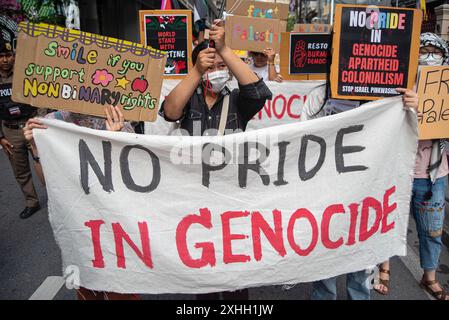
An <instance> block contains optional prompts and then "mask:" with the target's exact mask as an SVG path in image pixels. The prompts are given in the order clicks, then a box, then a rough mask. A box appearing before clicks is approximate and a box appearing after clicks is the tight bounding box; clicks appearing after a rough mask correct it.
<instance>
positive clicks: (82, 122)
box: [23, 106, 140, 300]
mask: <svg viewBox="0 0 449 320" xmlns="http://www.w3.org/2000/svg"><path fill="white" fill-rule="evenodd" d="M105 114H106V119H103V118H99V117H93V116H86V115H82V114H78V113H73V112H68V111H64V110H61V111H55V112H52V113H49V114H47V115H46V116H45V118H47V119H57V120H62V121H65V122H69V123H74V124H76V125H78V126H81V127H86V128H91V129H96V130H108V131H123V132H134V129H133V127H132V126H131V124H130V123H128V122H125V121H124V117H123V114H122V112H121V111H120V109H119V107H117V106H116V107H113V106H109V107H105ZM36 128H37V129H46V128H47V126H45V125H44V124H43V123H42V121H41V120H40V119H39V118H32V119H29V120H28V121H27V123H26V125H25V127H24V128H23V134H24V136H25V138H26V140H27V141H28V142H29V143H30V145H31V150H32V154H33V159H34V161H35V168H36V172H40V173H42V168H41V164H40V161H39V153H38V150H37V147H36V144H35V142H34V138H33V129H36ZM55 147H56V146H55ZM55 152H57V148H56V149H55ZM40 178H41V179H42V180H43V181H45V177H44V176H43V175H42V176H41V177H40ZM77 297H78V299H79V300H140V298H139V296H137V295H134V294H120V293H115V292H99V291H94V290H89V289H86V288H83V287H80V288H79V289H78V290H77Z"/></svg>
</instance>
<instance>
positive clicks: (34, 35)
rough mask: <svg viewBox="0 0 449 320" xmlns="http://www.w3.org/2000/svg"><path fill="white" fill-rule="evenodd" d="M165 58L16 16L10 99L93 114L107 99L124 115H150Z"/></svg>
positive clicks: (150, 118)
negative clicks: (17, 18)
mask: <svg viewBox="0 0 449 320" xmlns="http://www.w3.org/2000/svg"><path fill="white" fill-rule="evenodd" d="M165 59H166V54H165V53H164V52H161V51H159V50H155V49H153V48H149V47H146V46H142V45H140V44H136V43H132V42H128V41H124V40H117V39H113V38H109V37H105V36H100V35H96V34H91V33H87V32H82V31H79V30H71V29H64V28H61V27H58V26H53V25H47V24H34V23H26V22H22V23H21V24H20V26H19V35H18V41H17V52H16V60H15V61H16V62H15V66H14V82H13V90H12V91H13V96H12V99H13V100H14V101H16V102H20V103H25V104H29V105H32V106H36V107H41V108H51V109H62V110H69V111H73V112H77V113H82V114H90V115H96V116H104V106H105V105H110V104H112V105H114V106H119V107H120V108H121V110H122V111H123V114H124V116H125V119H127V120H136V121H154V120H155V119H156V116H157V106H158V105H159V95H160V92H161V87H162V75H163V71H164V65H165Z"/></svg>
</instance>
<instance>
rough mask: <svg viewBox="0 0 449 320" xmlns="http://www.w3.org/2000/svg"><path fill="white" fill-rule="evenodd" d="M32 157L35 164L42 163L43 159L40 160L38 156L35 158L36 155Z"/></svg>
mask: <svg viewBox="0 0 449 320" xmlns="http://www.w3.org/2000/svg"><path fill="white" fill-rule="evenodd" d="M31 157H32V158H33V160H34V162H36V163H40V162H41V158H39V157H38V156H35V155H34V154H31Z"/></svg>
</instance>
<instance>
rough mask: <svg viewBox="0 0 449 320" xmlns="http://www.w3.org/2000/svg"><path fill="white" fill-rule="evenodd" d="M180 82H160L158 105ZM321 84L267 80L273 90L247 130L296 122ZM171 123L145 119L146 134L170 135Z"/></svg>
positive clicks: (233, 85)
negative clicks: (312, 91) (309, 94)
mask: <svg viewBox="0 0 449 320" xmlns="http://www.w3.org/2000/svg"><path fill="white" fill-rule="evenodd" d="M180 81H181V80H164V82H163V83H162V92H161V99H160V101H161V104H162V101H164V99H165V97H166V96H168V94H169V93H170V92H171V91H172V90H173V88H174V87H175V86H176V85H177V84H178V83H179V82H180ZM323 83H324V81H319V80H316V81H284V82H282V83H277V82H274V81H269V82H266V84H267V86H268V88H270V90H271V92H272V93H273V99H272V100H267V102H266V103H265V106H264V107H263V108H262V110H260V111H259V113H258V114H257V115H256V116H255V117H254V118H253V119H252V120H251V121H250V122H248V126H247V127H246V130H247V131H249V130H255V129H262V128H267V127H272V126H277V125H281V124H287V123H293V122H298V121H299V118H300V115H301V111H302V107H303V106H304V102H305V101H306V99H307V95H308V93H309V92H310V91H311V90H312V89H314V88H316V87H317V86H319V85H321V84H323ZM237 87H238V85H237V82H236V81H231V82H229V88H230V89H231V90H232V89H235V88H237ZM159 107H160V106H159ZM172 126H173V123H172V122H168V121H165V120H164V118H162V117H158V118H157V119H156V121H154V122H145V133H146V134H151V135H169V134H170V132H171V131H172Z"/></svg>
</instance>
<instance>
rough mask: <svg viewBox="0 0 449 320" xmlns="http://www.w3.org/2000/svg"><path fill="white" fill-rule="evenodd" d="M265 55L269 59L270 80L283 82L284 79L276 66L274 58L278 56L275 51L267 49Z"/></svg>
mask: <svg viewBox="0 0 449 320" xmlns="http://www.w3.org/2000/svg"><path fill="white" fill-rule="evenodd" d="M263 54H264V55H266V56H267V57H268V62H267V63H268V80H270V81H276V82H282V77H281V76H280V75H279V74H278V73H277V71H276V66H275V64H274V57H275V56H276V52H275V51H274V49H273V48H266V49H265V50H264V51H263Z"/></svg>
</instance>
